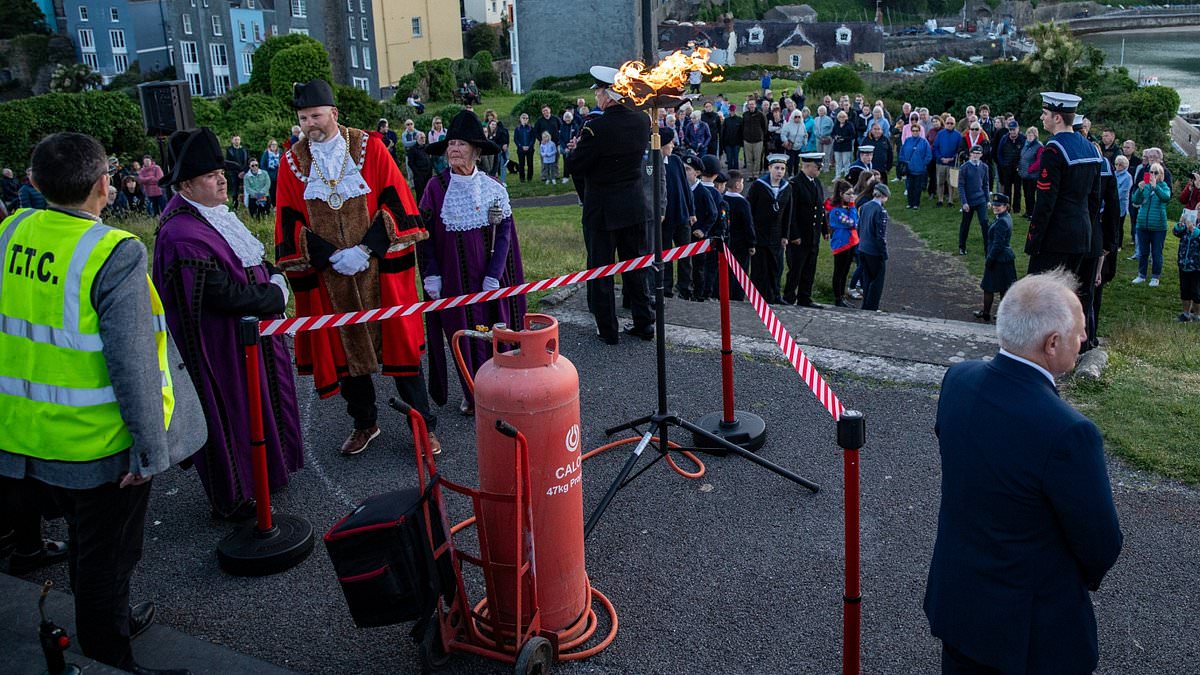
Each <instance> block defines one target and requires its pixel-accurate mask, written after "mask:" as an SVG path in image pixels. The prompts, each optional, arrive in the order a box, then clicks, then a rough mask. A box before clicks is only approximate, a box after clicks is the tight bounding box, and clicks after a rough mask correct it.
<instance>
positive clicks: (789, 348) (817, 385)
mask: <svg viewBox="0 0 1200 675" xmlns="http://www.w3.org/2000/svg"><path fill="white" fill-rule="evenodd" d="M723 251H724V254H725V260H726V261H727V262H728V263H729V269H730V270H731V271H732V272H733V276H734V277H735V278H736V279H737V280H738V283H739V284H741V285H742V288H743V289H744V290H745V291H746V299H748V300H749V301H750V304H751V305H752V306H753V307H754V311H756V312H758V318H760V319H762V322H763V323H764V324H766V326H767V330H768V331H769V332H770V333H771V337H772V338H775V343H776V344H778V345H779V348H780V349H782V350H783V355H784V356H786V357H787V359H788V361H789V362H790V363H791V364H792V367H793V368H795V369H796V372H797V373H799V374H800V377H802V378H804V383H805V384H807V385H808V388H809V389H811V390H812V393H813V394H815V395H816V397H817V400H819V401H820V402H821V405H822V406H824V407H825V409H826V410H828V411H829V414H830V415H833V419H834V421H835V422H836V421H837V420H838V419H839V418H841V416H842V413H843V412H845V411H846V408H845V406H843V405H842V402H841V401H839V400H838V397H837V394H835V393H833V390H832V389H830V388H829V385H828V384H825V378H823V377H821V373H819V372H817V368H816V366H814V365H813V364H812V361H809V360H808V357H807V356H805V354H804V352H803V351H802V350H801V349H800V345H797V344H796V341H795V340H793V339H792V336H791V334H790V333H788V332H787V329H786V328H784V327H783V323H781V322H780V321H779V317H777V316H775V312H774V311H772V310H771V306H770V305H768V304H767V302H766V300H763V297H762V295H761V294H760V293H759V292H758V289H757V288H755V287H754V284H752V283H750V277H748V276H747V275H746V270H744V269H742V266H741V265H740V264H738V261H737V259H736V258H734V257H733V254H732V253H730V252H729V249H728V248H724V249H723Z"/></svg>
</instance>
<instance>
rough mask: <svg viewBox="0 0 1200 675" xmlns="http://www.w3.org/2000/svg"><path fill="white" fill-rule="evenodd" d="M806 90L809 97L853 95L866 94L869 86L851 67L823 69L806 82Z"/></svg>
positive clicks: (809, 77)
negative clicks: (818, 95) (855, 93)
mask: <svg viewBox="0 0 1200 675" xmlns="http://www.w3.org/2000/svg"><path fill="white" fill-rule="evenodd" d="M804 90H805V93H806V94H808V95H809V96H812V95H815V94H853V93H854V92H864V93H865V92H866V90H867V85H866V83H864V82H863V80H862V78H861V77H859V76H858V73H856V72H854V69H853V68H850V67H849V66H834V67H832V68H822V69H820V70H818V71H816V72H815V73H813V74H812V75H809V76H808V77H807V78H806V79H805V80H804Z"/></svg>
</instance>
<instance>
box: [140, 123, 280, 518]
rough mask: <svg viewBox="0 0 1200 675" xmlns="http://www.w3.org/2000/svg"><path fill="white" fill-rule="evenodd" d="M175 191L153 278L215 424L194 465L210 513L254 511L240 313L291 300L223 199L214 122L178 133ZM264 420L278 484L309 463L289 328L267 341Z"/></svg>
mask: <svg viewBox="0 0 1200 675" xmlns="http://www.w3.org/2000/svg"><path fill="white" fill-rule="evenodd" d="M170 141H171V152H172V154H173V156H174V167H175V168H174V171H173V172H172V173H171V175H170V176H167V177H164V178H163V181H162V182H163V184H164V185H175V188H176V191H177V193H178V194H176V195H175V197H174V198H172V199H171V201H170V202H169V203H168V204H167V206H166V209H164V212H163V215H162V218H161V220H160V221H159V229H158V236H157V240H156V241H155V245H154V267H153V270H154V272H153V276H154V285H155V286H156V287H157V288H158V291H159V294H160V296H161V297H162V301H163V306H164V308H165V309H166V317H167V324H168V326H169V327H170V329H171V334H172V335H173V336H174V338H175V340H176V343H177V346H178V347H179V351H180V353H181V354H182V355H183V360H184V363H185V364H186V365H187V369H188V373H189V374H190V375H191V377H192V381H193V383H194V384H195V385H196V392H197V394H198V395H199V397H200V403H201V407H202V408H203V409H204V417H205V419H206V421H207V423H208V443H206V444H205V445H204V446H203V447H202V448H201V449H200V450H199V451H197V452H196V454H194V455H192V458H191V462H192V464H193V465H194V466H195V467H196V473H197V474H198V475H199V476H200V482H201V483H202V484H203V486H204V491H205V493H207V495H208V500H209V503H210V504H211V506H212V511H213V515H214V516H215V517H218V518H222V519H226V520H242V519H245V518H249V517H251V516H252V515H253V514H254V503H255V502H254V481H253V474H252V470H251V450H250V421H249V419H248V415H247V411H248V410H249V407H248V396H247V392H246V363H245V358H244V356H243V354H244V350H243V348H242V346H241V345H240V344H239V342H238V321H239V319H240V318H241V317H243V316H251V315H252V316H257V317H259V318H263V319H266V318H276V317H278V316H279V315H280V314H282V313H283V311H284V309H285V308H286V307H287V299H288V288H287V283H286V282H285V281H284V278H283V276H282V275H281V274H280V273H279V271H278V270H277V269H275V268H274V267H273V266H272V265H271V264H270V263H269V262H267V261H265V260H264V259H263V253H264V250H265V249H264V246H263V244H262V242H260V241H259V240H258V239H257V238H256V237H255V236H254V235H253V234H251V232H250V231H249V230H248V229H247V228H246V226H245V225H244V224H243V223H242V222H241V221H240V220H239V219H238V217H237V216H236V215H235V214H234V213H233V212H232V211H229V209H228V208H227V207H226V206H225V203H226V199H227V197H226V182H225V174H224V171H225V168H226V167H225V161H224V157H223V155H222V153H221V146H220V143H219V142H218V141H217V138H216V136H215V135H214V134H213V133H212V131H211V130H210V129H207V128H201V129H198V130H195V131H190V132H178V133H176V134H175V135H174V136H172V137H171V139H170ZM260 344H261V359H260V362H259V364H260V365H259V370H260V372H259V375H260V382H261V383H262V388H261V396H262V409H263V427H264V429H265V431H266V441H267V471H268V475H269V479H270V487H271V490H272V491H274V490H276V489H279V488H282V487H283V486H285V485H287V483H288V475H289V474H290V473H291V472H292V471H295V470H297V469H299V468H301V467H302V466H303V465H304V457H303V452H304V446H303V441H302V440H301V437H300V419H299V412H298V410H297V407H296V387H295V382H294V380H293V377H292V366H291V355H290V354H289V353H288V348H287V345H286V343H285V342H284V339H283V336H282V335H276V336H270V337H264V338H261V339H260Z"/></svg>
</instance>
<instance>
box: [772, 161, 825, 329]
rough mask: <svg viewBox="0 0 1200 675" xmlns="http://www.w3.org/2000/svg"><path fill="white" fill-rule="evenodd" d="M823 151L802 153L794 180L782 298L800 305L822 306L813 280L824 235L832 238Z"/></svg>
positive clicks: (818, 307)
mask: <svg viewBox="0 0 1200 675" xmlns="http://www.w3.org/2000/svg"><path fill="white" fill-rule="evenodd" d="M824 158H825V153H823V152H805V153H801V154H800V161H801V165H800V172H799V173H797V174H796V176H795V177H794V178H792V180H791V186H792V218H791V221H790V222H789V224H788V229H787V232H788V233H787V238H788V244H787V268H788V270H787V281H786V282H785V283H784V285H783V301H784V302H785V303H787V304H789V305H790V304H792V303H795V304H797V305H800V306H801V307H813V308H816V309H820V307H821V306H820V305H818V304H817V303H815V302H813V300H812V288H813V279H814V278H815V277H816V274H817V252H818V251H820V250H821V237H822V236H824V237H826V238H828V237H829V219H828V218H826V217H825V188H824V187H822V185H821V178H820V174H821V160H823V159H824Z"/></svg>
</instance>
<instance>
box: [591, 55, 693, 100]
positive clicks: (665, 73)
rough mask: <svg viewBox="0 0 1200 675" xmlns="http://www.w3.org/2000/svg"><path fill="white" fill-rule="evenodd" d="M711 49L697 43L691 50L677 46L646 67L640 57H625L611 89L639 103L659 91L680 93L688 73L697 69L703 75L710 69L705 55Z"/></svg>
mask: <svg viewBox="0 0 1200 675" xmlns="http://www.w3.org/2000/svg"><path fill="white" fill-rule="evenodd" d="M711 51H712V50H710V49H708V48H707V47H696V48H695V49H694V50H692V51H691V53H686V52H684V51H683V50H678V51H675V52H673V53H671V54H670V55H668V56H667V57H666V58H665V59H663V60H662V61H660V62H659V63H658V65H656V66H654V67H653V68H650V69H647V68H646V64H645V63H642V62H641V61H626V62H625V63H624V65H622V66H621V67H620V69H618V71H617V75H616V77H615V78H613V79H614V82H613V91H615V92H617V93H618V94H621V95H622V96H625V97H627V98H629V99H630V100H631V101H633V103H634V104H635V105H642V104H643V103H645V102H646V101H649V100H650V99H652V98H654V97H655V96H657V95H659V94H671V95H676V96H678V95H680V94H682V93H683V89H684V87H685V86H686V85H687V78H688V74H689V73H691V72H692V71H693V70H698V71H700V72H701V73H702V74H704V75H710V74H712V72H713V65H712V64H711V63H709V60H708V55H709V53H710V52H711Z"/></svg>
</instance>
